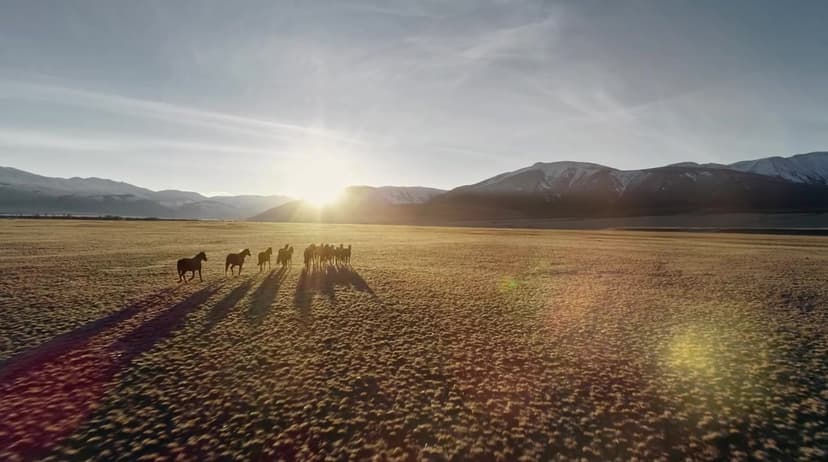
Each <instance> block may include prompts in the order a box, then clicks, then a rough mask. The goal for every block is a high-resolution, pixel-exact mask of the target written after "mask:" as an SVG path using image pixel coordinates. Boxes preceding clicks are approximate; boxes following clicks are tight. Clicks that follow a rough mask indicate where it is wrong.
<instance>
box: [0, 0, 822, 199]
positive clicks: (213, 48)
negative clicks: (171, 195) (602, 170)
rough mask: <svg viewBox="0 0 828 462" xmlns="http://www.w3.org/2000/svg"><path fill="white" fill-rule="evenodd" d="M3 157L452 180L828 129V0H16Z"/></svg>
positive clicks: (5, 87) (745, 147) (6, 66)
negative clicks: (541, 164)
mask: <svg viewBox="0 0 828 462" xmlns="http://www.w3.org/2000/svg"><path fill="white" fill-rule="evenodd" d="M0 1H1V4H2V14H0V165H6V166H13V167H17V168H21V169H25V170H30V171H34V172H37V173H41V174H47V175H54V176H101V177H108V178H114V179H120V180H124V181H128V182H131V183H135V184H138V185H142V186H147V187H150V188H153V189H163V188H179V189H189V190H195V191H199V192H205V193H209V192H228V193H282V192H284V193H299V194H301V190H302V188H303V187H304V186H303V185H306V184H307V183H308V182H310V181H312V179H313V177H315V176H316V174H315V173H314V172H321V173H319V175H318V176H319V177H320V178H321V179H322V180H324V181H326V182H332V183H343V184H344V183H361V184H371V185H383V184H399V185H425V186H435V187H444V188H447V187H452V186H456V185H460V184H465V183H471V182H476V181H479V180H481V179H483V178H485V177H488V176H491V175H494V174H497V173H500V172H503V171H506V170H513V169H516V168H520V167H523V166H526V165H528V164H531V163H534V162H537V161H555V160H580V161H591V162H597V163H602V164H607V165H610V166H614V167H618V168H641V167H650V166H657V165H663V164H667V163H671V162H678V161H684V160H695V161H718V162H728V161H735V160H740V159H745V158H755V157H763V156H767V155H777V154H783V155H789V154H794V153H799V152H807V151H814V150H825V149H826V148H828V142H826V136H828V111H827V110H826V108H828V79H826V75H828V72H827V71H828V53H826V50H828V27H825V24H826V22H828V2H823V1H813V2H808V1H795V2H782V1H767V2H766V1H758V0H757V1H733V0H727V1H718V0H717V1H686V2H684V1H669V0H658V1H573V2H549V1H493V2H484V1H473V2H471V1H469V2H467V1H456V0H452V1H430V2H415V1H400V2H389V1H382V2H370V1H356V0H354V1H332V2H315V1H290V2H288V1H285V2H276V1H272V0H267V1H232V2H230V1H214V2H213V1H198V2H187V1H174V2H170V1H158V2H151V1H140V2H133V1H108V0H102V1H67V2H54V1H46V0H43V1H36V0H22V1H9V0H0Z"/></svg>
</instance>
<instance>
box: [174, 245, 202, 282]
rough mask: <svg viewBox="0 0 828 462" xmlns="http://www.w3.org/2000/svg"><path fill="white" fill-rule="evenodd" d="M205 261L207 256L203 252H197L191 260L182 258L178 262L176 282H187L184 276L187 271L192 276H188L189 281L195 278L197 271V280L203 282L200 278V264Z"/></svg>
mask: <svg viewBox="0 0 828 462" xmlns="http://www.w3.org/2000/svg"><path fill="white" fill-rule="evenodd" d="M202 261H207V254H205V253H204V252H199V253H198V254H197V255H196V256H195V257H193V258H182V259H181V260H178V282H181V281H184V282H187V277H186V276H185V274H186V273H187V271H192V272H193V275H192V276H190V279H189V280H190V281H192V280H193V278H195V273H196V271H198V280H199V281H201V282H204V279H202V278H201V262H202Z"/></svg>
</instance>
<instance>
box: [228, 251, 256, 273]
mask: <svg viewBox="0 0 828 462" xmlns="http://www.w3.org/2000/svg"><path fill="white" fill-rule="evenodd" d="M249 256H250V249H244V250H242V251H241V252H240V253H231V254H229V255H227V258H226V259H225V260H224V275H225V276H227V269H228V268H229V269H230V274H231V275H232V274H233V267H235V266H238V267H239V275H241V272H242V266H244V258H245V257H249Z"/></svg>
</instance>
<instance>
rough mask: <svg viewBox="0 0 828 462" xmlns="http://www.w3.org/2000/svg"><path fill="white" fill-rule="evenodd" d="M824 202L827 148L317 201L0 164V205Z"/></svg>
mask: <svg viewBox="0 0 828 462" xmlns="http://www.w3.org/2000/svg"><path fill="white" fill-rule="evenodd" d="M816 211H819V212H823V211H828V152H812V153H808V154H798V155H795V156H791V157H767V158H762V159H756V160H748V161H741V162H735V163H733V164H729V165H725V164H715V163H707V164H697V163H695V162H682V163H678V164H673V165H668V166H665V167H656V168H648V169H641V170H619V169H615V168H612V167H607V166H604V165H599V164H593V163H588V162H572V161H562V162H538V163H535V164H532V165H530V166H527V167H524V168H521V169H518V170H514V171H511V172H504V173H501V174H498V175H495V176H492V177H491V178H487V179H485V180H483V181H480V182H477V183H474V184H470V185H464V186H459V187H457V188H454V189H452V190H450V191H443V190H440V189H434V188H426V187H402V186H383V187H372V186H351V187H348V188H346V189H345V191H344V192H343V196H342V200H340V201H339V202H338V203H336V204H333V205H329V206H325V207H316V206H313V205H311V204H309V203H306V202H303V201H296V200H291V199H289V198H287V197H284V196H215V197H205V196H202V195H200V194H198V193H195V192H189V191H178V190H165V191H152V190H149V189H146V188H141V187H138V186H134V185H131V184H128V183H123V182H117V181H112V180H106V179H101V178H49V177H44V176H40V175H35V174H32V173H28V172H24V171H21V170H17V169H13V168H8V167H0V213H5V214H33V213H41V214H44V213H45V214H65V213H71V214H87V215H89V214H96V215H105V214H110V215H122V216H136V217H159V218H205V219H209V218H218V219H251V220H256V221H296V222H305V221H310V222H315V221H320V222H338V223H428V224H440V223H458V222H463V221H468V222H485V221H486V220H531V219H548V218H561V217H611V216H645V215H670V214H685V213H729V212H749V213H756V212H758V213H775V212H816Z"/></svg>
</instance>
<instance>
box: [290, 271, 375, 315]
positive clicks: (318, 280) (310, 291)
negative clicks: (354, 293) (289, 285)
mask: <svg viewBox="0 0 828 462" xmlns="http://www.w3.org/2000/svg"><path fill="white" fill-rule="evenodd" d="M337 286H340V287H345V288H348V287H350V288H353V289H355V290H358V291H360V292H367V293H369V294H371V295H372V296H374V297H376V294H374V291H373V290H372V289H371V287H370V286H369V285H368V283H367V282H365V279H363V278H362V276H360V275H359V273H357V272H356V271H355V270H354V269H353V268H352V267H351V266H347V265H327V266H310V267H307V266H306V267H304V268H302V272H301V273H300V274H299V282H297V284H296V293H295V294H294V296H293V305H294V306H295V307H296V308H297V309H298V310H299V315H300V317H301V318H302V319H308V318H309V317H310V305H311V301H312V300H313V296H314V294H317V293H318V294H322V295H324V296H326V297H328V299H329V300H330V301H331V302H336V293H335V291H334V289H335V287H337Z"/></svg>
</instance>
